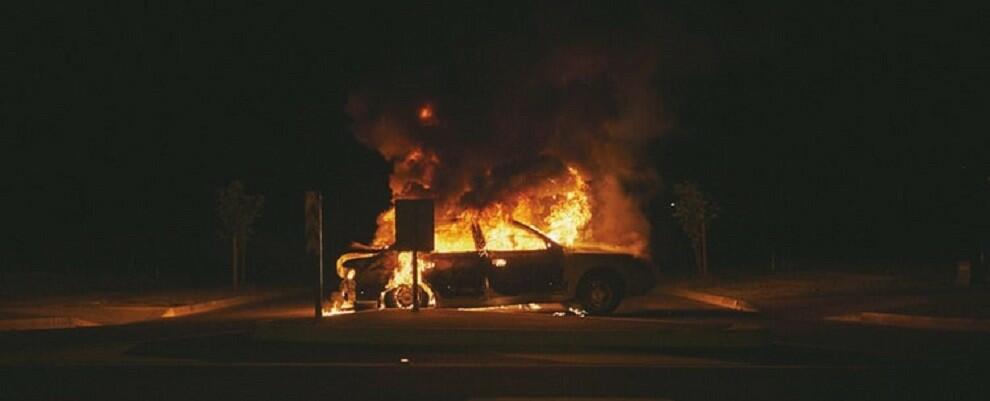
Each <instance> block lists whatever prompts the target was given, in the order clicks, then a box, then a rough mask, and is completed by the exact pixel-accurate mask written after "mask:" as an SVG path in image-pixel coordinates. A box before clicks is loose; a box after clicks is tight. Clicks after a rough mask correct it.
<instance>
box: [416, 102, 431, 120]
mask: <svg viewBox="0 0 990 401" xmlns="http://www.w3.org/2000/svg"><path fill="white" fill-rule="evenodd" d="M432 118H433V108H432V107H430V105H425V106H423V107H420V108H419V119H420V120H423V121H428V120H430V119H432Z"/></svg>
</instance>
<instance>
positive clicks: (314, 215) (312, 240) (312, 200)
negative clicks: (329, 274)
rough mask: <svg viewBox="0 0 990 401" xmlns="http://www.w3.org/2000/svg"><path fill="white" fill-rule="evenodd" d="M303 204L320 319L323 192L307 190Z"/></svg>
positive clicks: (321, 309) (321, 310) (321, 315)
mask: <svg viewBox="0 0 990 401" xmlns="http://www.w3.org/2000/svg"><path fill="white" fill-rule="evenodd" d="M303 204H304V207H305V213H306V216H305V217H306V255H307V259H308V260H309V261H310V263H312V264H313V265H315V267H316V269H315V270H316V273H315V274H314V278H315V280H316V285H315V289H314V292H315V293H316V295H315V299H314V303H313V310H314V313H315V314H316V318H317V319H319V318H321V317H323V194H322V193H321V192H319V191H306V195H305V197H304V198H303Z"/></svg>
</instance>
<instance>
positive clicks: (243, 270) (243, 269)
mask: <svg viewBox="0 0 990 401" xmlns="http://www.w3.org/2000/svg"><path fill="white" fill-rule="evenodd" d="M247 242H248V241H247V237H246V236H245V238H241V242H240V249H239V250H240V251H241V257H240V258H238V260H239V261H240V262H241V265H240V266H239V267H238V273H240V284H245V283H247V248H248V247H247Z"/></svg>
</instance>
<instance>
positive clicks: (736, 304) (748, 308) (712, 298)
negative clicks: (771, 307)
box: [662, 288, 758, 312]
mask: <svg viewBox="0 0 990 401" xmlns="http://www.w3.org/2000/svg"><path fill="white" fill-rule="evenodd" d="M662 291H663V292H664V293H667V294H670V295H673V296H677V297H681V298H687V299H690V300H692V301H698V302H701V303H706V304H709V305H715V306H718V307H722V308H726V309H733V310H737V311H743V312H758V310H757V309H756V307H755V306H753V305H750V304H749V303H748V302H746V301H743V300H739V299H735V298H729V297H723V296H721V295H714V294H708V293H704V292H698V291H691V290H684V289H678V288H665V289H663V290H662Z"/></svg>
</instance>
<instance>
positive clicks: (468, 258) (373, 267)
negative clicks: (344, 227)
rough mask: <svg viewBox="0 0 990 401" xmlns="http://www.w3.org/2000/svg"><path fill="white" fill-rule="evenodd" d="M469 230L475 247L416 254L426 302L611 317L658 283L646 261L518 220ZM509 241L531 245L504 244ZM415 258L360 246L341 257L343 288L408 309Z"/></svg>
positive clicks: (363, 297) (361, 297)
mask: <svg viewBox="0 0 990 401" xmlns="http://www.w3.org/2000/svg"><path fill="white" fill-rule="evenodd" d="M470 232H471V234H472V235H471V238H472V240H473V241H472V242H473V249H460V250H456V251H439V252H432V253H421V254H418V255H417V263H418V266H419V269H418V270H419V276H420V277H419V278H420V280H419V283H420V285H419V289H418V291H419V292H420V294H419V300H420V301H419V302H420V306H421V307H426V306H437V307H475V306H496V305H511V304H519V303H530V302H563V303H574V304H576V305H577V306H578V307H580V308H581V309H583V310H584V311H586V312H587V313H589V314H609V313H611V312H612V311H614V310H615V308H616V307H618V306H619V304H620V302H621V301H622V299H623V298H624V297H627V296H632V295H639V294H643V293H645V292H647V291H648V290H650V289H651V288H652V287H653V286H654V284H655V278H654V276H653V269H652V265H651V264H650V262H649V261H647V260H645V259H642V258H638V257H636V256H634V255H632V254H629V253H622V252H619V251H617V250H614V249H613V250H609V249H603V248H602V247H588V246H581V245H573V246H564V245H561V244H560V243H558V242H557V241H554V240H553V239H551V238H550V237H549V236H547V235H545V234H544V233H542V232H540V231H539V230H537V229H535V228H533V227H532V226H529V225H527V224H524V223H521V222H519V221H516V220H511V221H510V222H509V224H506V225H503V226H499V227H497V232H495V230H494V229H489V230H487V231H486V230H485V229H484V227H483V226H482V225H480V224H478V223H477V222H475V223H470ZM496 237H498V239H496ZM504 238H511V243H512V244H521V243H522V244H526V245H527V246H525V247H519V246H500V245H499V244H500V243H504V241H501V240H499V239H504ZM520 248H522V249H520ZM412 258H413V254H412V252H399V251H396V250H392V249H389V248H387V247H386V248H380V249H373V248H370V247H362V248H360V249H356V251H355V252H350V253H346V254H344V255H342V256H341V257H340V258H339V259H338V261H337V273H338V275H339V276H340V277H341V278H342V279H343V280H344V283H345V284H344V285H342V288H344V287H347V288H351V289H352V290H351V291H349V292H350V293H351V294H352V296H353V297H356V299H357V300H377V301H378V305H379V307H380V308H410V307H412V306H413V298H414V297H413V294H412V291H413V288H412V283H413V280H412V270H413V269H412Z"/></svg>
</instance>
